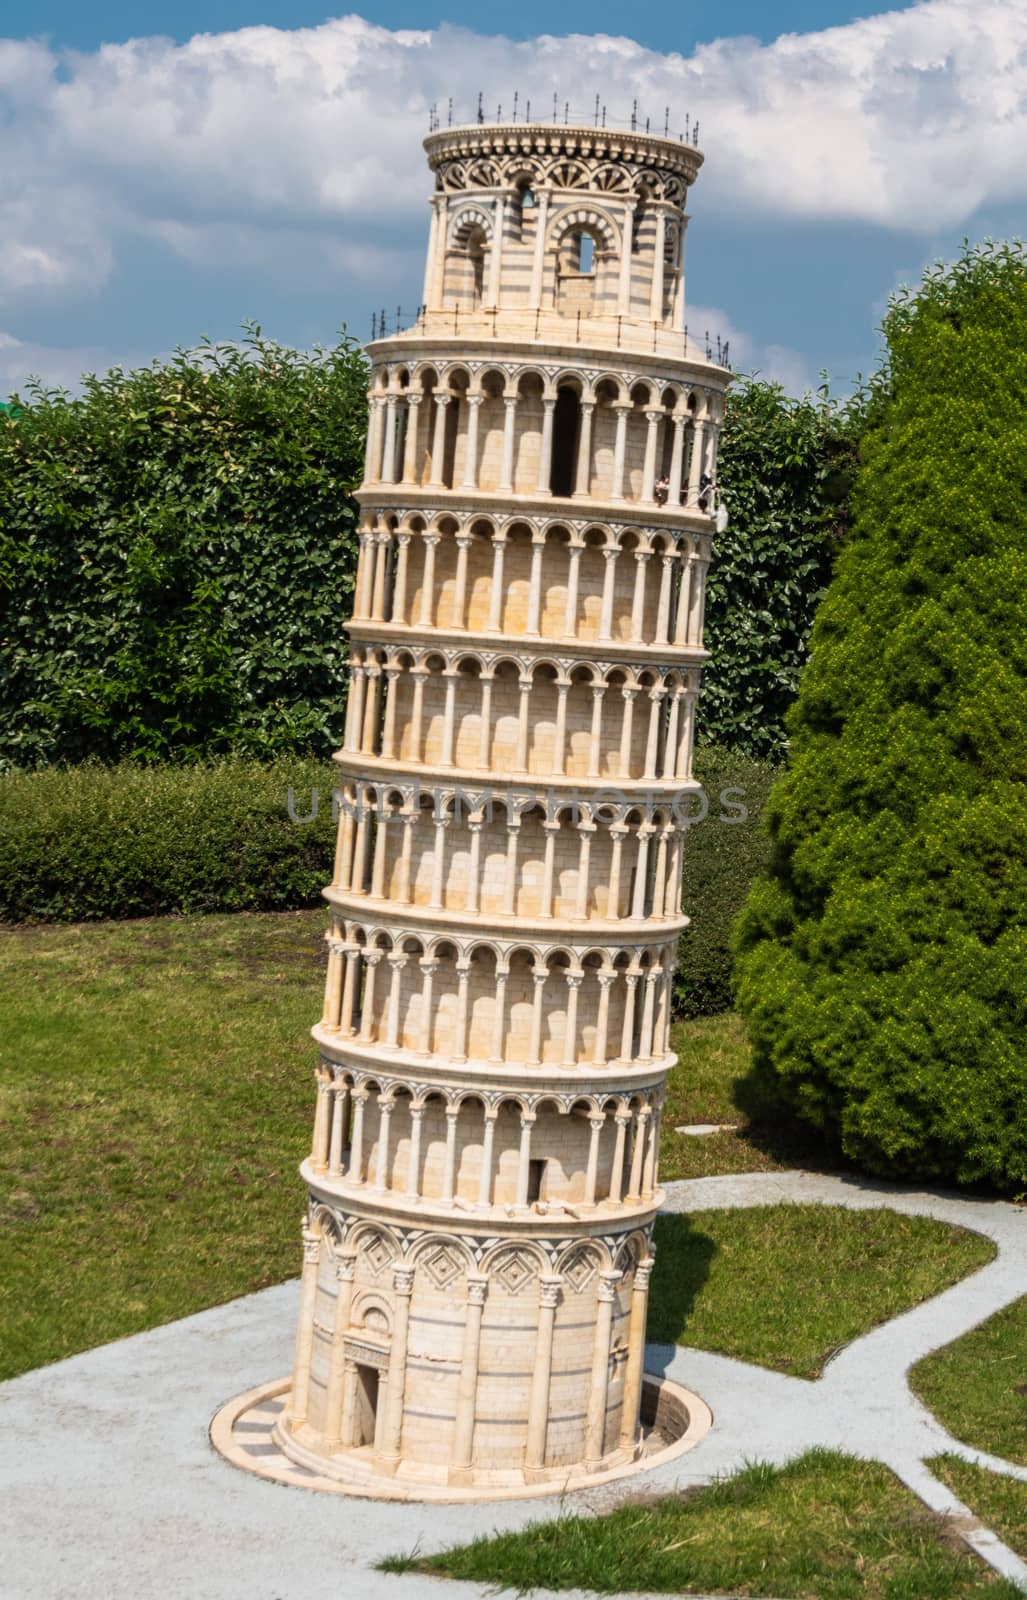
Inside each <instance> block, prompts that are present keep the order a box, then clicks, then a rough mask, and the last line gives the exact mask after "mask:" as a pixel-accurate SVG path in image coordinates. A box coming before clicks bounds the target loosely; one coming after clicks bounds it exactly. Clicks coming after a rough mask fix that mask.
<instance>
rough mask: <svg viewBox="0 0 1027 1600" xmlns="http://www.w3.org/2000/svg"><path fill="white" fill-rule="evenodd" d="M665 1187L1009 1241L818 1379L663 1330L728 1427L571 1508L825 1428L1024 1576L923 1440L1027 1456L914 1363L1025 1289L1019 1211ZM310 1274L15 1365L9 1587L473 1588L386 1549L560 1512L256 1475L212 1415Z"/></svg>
mask: <svg viewBox="0 0 1027 1600" xmlns="http://www.w3.org/2000/svg"><path fill="white" fill-rule="evenodd" d="M667 1187H668V1209H670V1210H676V1211H684V1210H687V1211H697V1210H707V1209H712V1208H714V1207H730V1206H749V1205H763V1204H766V1203H768V1202H771V1201H782V1200H800V1201H805V1200H809V1201H821V1202H824V1203H827V1204H832V1205H844V1206H852V1207H859V1208H866V1207H885V1208H888V1209H891V1210H896V1211H905V1212H914V1213H918V1214H921V1215H927V1216H932V1217H937V1218H939V1219H940V1220H941V1221H945V1222H955V1223H959V1224H962V1225H963V1226H964V1227H970V1228H974V1229H976V1230H977V1231H978V1232H980V1233H984V1234H987V1235H988V1236H989V1237H990V1238H992V1239H994V1240H995V1242H996V1244H997V1245H998V1247H999V1255H998V1257H997V1259H996V1260H995V1261H994V1262H993V1263H991V1264H990V1265H989V1266H986V1267H983V1268H981V1270H980V1271H978V1272H975V1273H974V1274H973V1275H972V1276H971V1277H969V1278H966V1279H964V1280H963V1281H962V1282H961V1283H959V1284H956V1285H955V1286H954V1287H953V1288H951V1289H948V1290H946V1292H945V1293H944V1294H941V1295H937V1296H936V1297H935V1298H934V1299H932V1300H930V1301H927V1302H925V1303H924V1304H923V1305H921V1306H918V1307H917V1308H916V1309H915V1310H913V1311H910V1312H907V1313H906V1314H905V1315H904V1316H900V1317H896V1318H894V1320H892V1321H891V1322H888V1323H886V1324H884V1325H883V1326H882V1327H880V1328H876V1329H874V1330H873V1332H871V1333H869V1334H867V1335H866V1336H865V1337H864V1338H862V1339H858V1340H856V1341H854V1343H852V1344H851V1345H849V1346H847V1347H846V1348H845V1349H844V1350H842V1351H841V1352H840V1353H839V1354H838V1355H837V1356H836V1357H835V1358H834V1359H833V1360H832V1361H831V1362H830V1364H829V1365H828V1367H827V1369H826V1371H825V1373H824V1376H823V1377H822V1378H821V1379H819V1380H818V1381H817V1382H815V1383H810V1382H807V1381H805V1380H803V1379H798V1378H787V1377H783V1376H781V1375H780V1374H778V1373H773V1372H767V1371H765V1370H763V1369H762V1368H759V1367H753V1366H749V1365H747V1364H745V1363H744V1362H739V1361H732V1360H728V1359H727V1358H725V1357H722V1356H715V1355H710V1354H707V1353H706V1352H703V1351H697V1350H690V1349H682V1348H677V1347H674V1346H659V1345H657V1346H652V1347H651V1348H650V1353H649V1361H648V1363H647V1365H648V1366H649V1367H650V1369H651V1370H654V1371H664V1372H666V1373H667V1374H668V1375H671V1376H673V1377H674V1378H676V1379H677V1380H678V1381H679V1382H681V1383H683V1384H685V1385H686V1386H687V1387H688V1388H691V1389H694V1390H696V1391H697V1392H698V1393H699V1394H701V1395H702V1396H703V1397H704V1399H706V1400H707V1401H708V1402H709V1404H710V1405H711V1406H712V1408H713V1413H714V1419H715V1420H714V1425H713V1428H712V1429H711V1431H710V1433H709V1434H708V1435H707V1437H706V1438H705V1439H704V1440H703V1441H702V1443H701V1444H700V1445H699V1446H698V1447H697V1448H696V1449H695V1450H694V1451H693V1452H691V1454H689V1455H686V1456H684V1457H682V1458H680V1459H679V1460H678V1461H676V1462H672V1463H668V1465H667V1466H666V1467H663V1468H658V1469H656V1470H655V1471H653V1472H651V1473H645V1474H643V1475H640V1476H639V1477H635V1478H630V1479H628V1480H626V1481H625V1482H622V1483H620V1484H616V1485H610V1486H609V1487H607V1488H604V1489H600V1490H592V1491H585V1492H581V1493H579V1494H576V1495H573V1496H570V1497H568V1500H567V1501H566V1502H565V1506H566V1508H567V1509H573V1510H585V1509H589V1508H591V1509H595V1510H603V1509H606V1508H608V1507H609V1506H611V1505H614V1504H616V1503H617V1501H618V1500H619V1499H620V1498H622V1497H623V1496H624V1495H625V1494H629V1493H634V1492H637V1491H638V1490H639V1489H641V1488H647V1489H648V1488H654V1489H661V1490H671V1489H674V1488H675V1487H685V1486H688V1485H691V1484H695V1483H703V1482H707V1481H709V1479H710V1478H712V1477H713V1476H714V1475H715V1474H718V1473H720V1474H725V1473H729V1472H732V1471H734V1470H735V1469H736V1468H737V1467H738V1466H739V1465H740V1464H741V1463H742V1461H743V1460H745V1459H748V1460H753V1459H756V1458H759V1459H764V1460H769V1461H774V1462H781V1461H784V1460H787V1459H788V1458H789V1457H791V1456H794V1455H796V1454H797V1453H799V1452H801V1451H803V1450H805V1449H807V1448H808V1447H809V1446H811V1445H814V1444H821V1445H827V1446H830V1447H832V1448H837V1449H842V1450H848V1451H851V1452H853V1453H855V1454H858V1455H862V1456H868V1457H874V1458H876V1459H878V1460H881V1461H884V1462H886V1463H887V1465H888V1466H890V1467H891V1468H892V1469H893V1471H895V1472H896V1473H897V1474H898V1476H899V1477H901V1478H902V1479H903V1481H904V1482H906V1483H907V1484H909V1486H910V1487H911V1488H912V1489H914V1490H915V1491H916V1493H917V1494H918V1495H920V1496H921V1497H922V1498H923V1499H924V1500H925V1501H926V1502H927V1503H928V1504H929V1505H930V1506H932V1507H933V1508H935V1509H936V1510H939V1511H944V1512H950V1513H953V1514H955V1515H957V1516H960V1517H961V1518H963V1519H965V1520H966V1522H967V1523H968V1524H969V1525H970V1526H971V1534H970V1536H971V1537H972V1539H973V1542H974V1543H975V1545H976V1546H977V1548H978V1550H979V1551H980V1553H981V1555H982V1556H984V1557H985V1559H987V1560H988V1561H990V1562H991V1564H992V1565H993V1566H995V1567H996V1568H997V1569H998V1570H1000V1571H1002V1572H1003V1573H1005V1574H1006V1575H1007V1576H1009V1577H1012V1578H1013V1579H1014V1580H1015V1581H1017V1582H1019V1583H1021V1584H1022V1585H1023V1586H1024V1588H1025V1589H1027V1566H1025V1565H1024V1563H1023V1562H1021V1561H1020V1560H1018V1559H1017V1557H1016V1556H1015V1555H1013V1553H1012V1552H1011V1551H1009V1550H1008V1549H1007V1548H1006V1547H1005V1546H1004V1545H1002V1544H1001V1543H1000V1542H999V1541H998V1540H997V1539H996V1538H995V1537H994V1536H993V1535H991V1534H990V1533H988V1531H987V1530H986V1529H983V1528H980V1527H979V1526H978V1528H977V1531H976V1532H973V1531H972V1528H973V1523H974V1519H973V1517H972V1516H971V1514H970V1513H969V1512H968V1510H967V1508H966V1507H965V1506H963V1505H961V1504H960V1502H959V1501H958V1500H957V1499H956V1498H955V1496H953V1495H952V1494H951V1493H950V1492H949V1490H948V1489H946V1488H945V1487H944V1485H942V1484H941V1483H939V1482H938V1481H937V1479H935V1478H934V1477H933V1476H932V1475H931V1473H930V1472H929V1470H928V1468H927V1467H926V1466H925V1461H926V1459H928V1458H929V1457H931V1456H933V1455H937V1454H938V1453H939V1452H941V1451H945V1450H947V1451H953V1452H956V1453H958V1454H959V1455H961V1456H963V1457H965V1458H966V1459H967V1460H970V1461H978V1462H980V1463H981V1464H982V1465H984V1466H987V1467H990V1468H992V1469H993V1470H996V1471H1001V1472H1005V1473H1009V1474H1011V1475H1013V1476H1015V1477H1018V1478H1021V1479H1024V1480H1027V1468H1022V1467H1014V1466H1011V1465H1009V1464H1008V1463H1005V1462H999V1461H994V1460H993V1459H992V1458H991V1457H989V1456H986V1455H984V1454H982V1453H981V1452H978V1451H975V1450H971V1449H969V1448H968V1447H967V1446H965V1445H962V1444H960V1443H958V1441H956V1440H954V1439H952V1438H951V1437H950V1436H949V1435H948V1434H947V1433H946V1432H945V1430H944V1429H943V1428H942V1427H941V1425H940V1424H939V1423H938V1422H936V1421H935V1419H934V1418H933V1417H932V1416H931V1415H930V1414H929V1413H928V1412H927V1411H925V1410H924V1408H923V1407H922V1406H921V1405H920V1404H919V1402H918V1401H917V1400H916V1399H915V1398H914V1397H913V1396H912V1395H911V1394H910V1392H909V1389H908V1387H907V1384H906V1372H907V1370H908V1368H909V1366H910V1364H911V1363H913V1362H915V1361H917V1360H919V1358H920V1357H921V1356H923V1355H926V1354H927V1353H928V1351H930V1350H932V1349H934V1348H936V1347H937V1346H939V1345H942V1344H947V1343H948V1342H949V1341H950V1340H951V1339H955V1338H957V1337H958V1336H959V1335H960V1334H962V1333H964V1332H965V1331H966V1330H967V1329H968V1328H971V1327H973V1326H975V1325H976V1324H977V1323H978V1322H981V1321H983V1320H984V1318H986V1317H988V1316H990V1315H991V1314H992V1312H994V1311H996V1310H998V1308H999V1307H1000V1306H1003V1305H1006V1304H1007V1303H1008V1302H1009V1301H1011V1300H1014V1299H1017V1298H1018V1297H1019V1296H1020V1295H1022V1294H1023V1293H1024V1292H1025V1291H1027V1216H1025V1213H1024V1212H1023V1210H1022V1209H1018V1208H1017V1207H1015V1206H1012V1205H1005V1204H1002V1203H1000V1202H984V1201H973V1200H961V1199H958V1198H956V1197H950V1196H942V1195H936V1194H927V1193H917V1192H913V1191H911V1190H904V1189H894V1188H890V1187H888V1186H886V1185H883V1184H882V1185H875V1184H871V1183H866V1182H855V1181H849V1180H846V1179H839V1178H829V1177H819V1176H813V1175H809V1174H801V1173H764V1174H757V1175H752V1176H742V1177H724V1178H707V1179H698V1180H695V1181H693V1182H687V1183H672V1184H669V1185H668V1186H667ZM296 1292H297V1291H296V1284H295V1283H289V1284H283V1285H281V1286H279V1287H278V1288H274V1289H268V1290H265V1291H264V1293H262V1294H257V1295H251V1296H248V1297H247V1298H246V1299H243V1300H236V1301H233V1302H231V1303H230V1304H229V1305H227V1306H221V1307H218V1308H216V1309H215V1310H213V1311H205V1312H201V1313H200V1314H199V1315H198V1316H195V1317H187V1318H185V1319H184V1320H183V1321H181V1322H176V1323H172V1324H170V1325H169V1326H167V1327H164V1328H156V1329H154V1330H153V1331H152V1332H150V1333H144V1334H138V1335H136V1336H135V1337H134V1338H131V1339H124V1340H121V1341H119V1342H118V1343H116V1344H111V1345H105V1346H103V1347H102V1348H100V1349H99V1350H92V1351H89V1352H88V1353H87V1354H85V1355H81V1356H75V1357H73V1358H72V1359H71V1360H69V1361H62V1362H60V1363H58V1364H57V1365H55V1366H52V1367H42V1368H39V1369H38V1370H36V1371H35V1372H30V1373H27V1374H26V1375H25V1376H24V1377H21V1378H16V1379H14V1380H13V1381H12V1382H10V1383H7V1384H4V1385H2V1386H0V1438H2V1440H3V1454H2V1458H0V1524H2V1527H0V1595H2V1596H3V1597H4V1600H30V1597H32V1600H38V1596H40V1595H46V1596H47V1597H48V1600H129V1597H131V1600H151V1597H154V1600H156V1597H158V1596H160V1597H163V1596H165V1595H175V1596H178V1595H181V1596H183V1597H186V1600H340V1596H342V1597H346V1600H381V1597H385V1596H388V1597H389V1600H439V1597H442V1600H465V1597H471V1596H478V1595H479V1594H483V1593H485V1592H486V1591H485V1590H479V1589H478V1587H477V1586H476V1585H473V1584H451V1583H445V1584H443V1583H442V1582H440V1581H439V1580H435V1579H431V1578H425V1577H421V1576H406V1577H388V1576H386V1575H384V1574H382V1573H378V1572H375V1571H374V1570H373V1562H374V1561H375V1560H377V1559H379V1558H380V1557H381V1556H383V1555H386V1554H392V1553H399V1552H405V1551H409V1550H412V1549H414V1548H419V1549H422V1550H428V1549H438V1548H443V1547H445V1546H447V1545H451V1544H455V1543H458V1542H462V1541H465V1540H467V1539H468V1538H472V1537H475V1536H476V1535H479V1534H485V1533H489V1532H491V1531H493V1530H499V1529H506V1528H517V1527H522V1526H523V1525H524V1524H525V1523H526V1522H529V1521H531V1520H533V1519H536V1518H540V1517H542V1518H544V1517H550V1516H555V1515H556V1514H557V1513H558V1511H559V1509H560V1506H559V1502H558V1501H557V1500H556V1499H553V1500H549V1501H546V1500H542V1501H538V1500H536V1501H533V1502H532V1501H520V1502H519V1501H509V1502H506V1503H496V1504H492V1505H487V1504H486V1505H460V1506H431V1507H423V1506H417V1505H402V1504H375V1503H372V1502H368V1501H366V1500H360V1501H357V1500H345V1499H340V1498H338V1497H336V1496H334V1495H322V1494H315V1493H311V1492H310V1491H305V1490H302V1489H290V1488H283V1487H281V1486H279V1485H277V1484H273V1483H268V1482H265V1481H263V1480H261V1479H259V1478H255V1477H251V1476H249V1475H248V1474H246V1473H243V1472H240V1471H238V1470H237V1469H235V1468H233V1467H231V1466H229V1465H228V1463H227V1462H225V1461H223V1460H222V1459H221V1458H220V1457H219V1456H217V1455H216V1454H215V1453H214V1451H213V1450H212V1448H211V1446H210V1443H209V1440H208V1438H207V1427H208V1425H209V1422H210V1419H211V1417H212V1416H213V1414H214V1412H215V1411H216V1410H217V1409H218V1407H219V1406H220V1405H222V1404H223V1403H224V1402H225V1401H226V1400H228V1399H230V1398H231V1397H232V1396H233V1395H236V1394H240V1393H241V1392H242V1391H243V1390H245V1389H247V1388H249V1387H251V1386H252V1385H255V1384H257V1383H261V1382H264V1381H265V1380H267V1379H269V1378H272V1377H275V1376H277V1375H278V1374H284V1373H285V1372H287V1371H288V1369H289V1364H290V1360H291V1355H292V1350H291V1345H292V1327H293V1320H294V1315H295V1307H296ZM564 1600H574V1597H573V1596H570V1595H565V1596H564ZM693 1600H695V1597H693Z"/></svg>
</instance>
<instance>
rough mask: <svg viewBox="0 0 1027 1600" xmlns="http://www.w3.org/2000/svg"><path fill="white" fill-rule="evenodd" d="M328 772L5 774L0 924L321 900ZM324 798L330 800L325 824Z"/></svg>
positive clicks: (241, 769) (239, 765)
mask: <svg viewBox="0 0 1027 1600" xmlns="http://www.w3.org/2000/svg"><path fill="white" fill-rule="evenodd" d="M334 781H335V774H334V772H333V769H332V767H331V765H330V763H328V762H323V761H314V760H302V759H299V758H297V759H283V760H281V761H277V762H271V763H267V764H265V763H261V762H257V761H249V760H246V759H244V758H241V757H233V758H228V759H226V760H224V761H221V762H218V763H217V764H215V765H213V766H204V767H199V766H197V767H178V766H163V767H137V766H129V765H122V766H116V767H102V766H100V765H99V764H97V765H92V764H87V765H84V766H81V767H71V768H59V767H50V768H47V769H46V770H45V771H42V772H30V773H18V774H13V775H11V776H8V777H5V778H0V920H2V921H5V922H28V921H55V922H79V921H88V920H91V919H94V918H114V917H143V916H153V915H157V914H160V913H166V912H185V911H275V910H284V909H288V908H295V907H299V906H304V905H313V904H316V902H317V899H318V896H319V893H320V890H321V889H322V888H323V886H324V884H325V883H326V882H327V881H328V879H329V877H330V875H331V865H332V851H333V836H334V829H333V827H332V815H331V811H332V808H331V789H332V784H333V782H334ZM290 786H292V787H293V789H294V791H295V806H294V809H295V812H296V814H297V815H298V816H301V817H302V816H305V815H307V814H308V813H309V812H310V809H311V804H310V795H311V789H312V788H315V787H316V788H317V789H318V790H319V793H320V803H319V807H318V815H317V819H316V821H314V822H311V823H308V824H306V825H302V826H300V825H297V823H295V822H293V821H292V820H291V819H290V817H289V809H288V791H289V788H290Z"/></svg>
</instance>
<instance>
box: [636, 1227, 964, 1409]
mask: <svg viewBox="0 0 1027 1600" xmlns="http://www.w3.org/2000/svg"><path fill="white" fill-rule="evenodd" d="M994 1255H995V1246H994V1245H993V1244H992V1242H991V1240H990V1239H985V1238H983V1237H982V1236H981V1235H980V1234H977V1233H970V1232H968V1231H967V1230H966V1229H964V1228H955V1227H952V1226H950V1225H949V1224H947V1223H943V1222H935V1221H934V1220H933V1219H932V1218H930V1217H906V1216H901V1215H899V1213H897V1212H895V1211H847V1210H844V1209H843V1208H842V1207H836V1206H819V1205H768V1206H754V1207H752V1208H745V1209H736V1210H730V1211H693V1212H691V1213H689V1214H688V1215H664V1216H661V1217H659V1218H658V1219H657V1222H656V1268H655V1271H654V1272H653V1278H652V1287H651V1291H650V1295H651V1299H650V1314H649V1337H650V1339H654V1340H658V1341H660V1342H662V1343H667V1344H671V1343H677V1344H687V1345H693V1346H695V1347H697V1348H699V1349H701V1350H717V1351H719V1352H720V1353H721V1354H722V1355H728V1356H737V1357H738V1359H739V1360H741V1361H752V1362H756V1363H757V1364H758V1365H760V1366H765V1367H773V1368H775V1369H776V1370H777V1371H779V1372H787V1373H789V1374H791V1376H793V1377H797V1378H816V1377H818V1376H819V1375H820V1372H821V1370H822V1368H823V1365H824V1362H825V1361H826V1360H827V1358H828V1356H829V1355H830V1354H831V1352H832V1351H833V1350H836V1349H837V1348H838V1347H839V1346H840V1345H843V1344H848V1342H849V1341H850V1340H851V1339H855V1338H857V1337H858V1336H859V1335H860V1334H863V1333H867V1332H868V1331H869V1329H871V1328H872V1327H875V1326H876V1324H877V1323H879V1322H884V1321H886V1320H887V1319H888V1318H889V1317H894V1316H897V1315H898V1313H899V1312H900V1311H905V1310H907V1309H908V1308H909V1307H910V1306H913V1305H916V1304H918V1303H919V1301H921V1300H924V1299H926V1298H927V1297H928V1296H929V1295H932V1294H938V1293H939V1292H940V1291H941V1290H942V1289H945V1288H947V1287H948V1286H949V1284H951V1283H955V1282H957V1281H958V1279H960V1278H962V1277H965V1276H966V1274H967V1273H969V1272H972V1271H974V1270H975V1269H976V1268H977V1267H981V1266H983V1265H984V1264H985V1263H986V1262H988V1261H991V1260H992V1259H993V1258H994Z"/></svg>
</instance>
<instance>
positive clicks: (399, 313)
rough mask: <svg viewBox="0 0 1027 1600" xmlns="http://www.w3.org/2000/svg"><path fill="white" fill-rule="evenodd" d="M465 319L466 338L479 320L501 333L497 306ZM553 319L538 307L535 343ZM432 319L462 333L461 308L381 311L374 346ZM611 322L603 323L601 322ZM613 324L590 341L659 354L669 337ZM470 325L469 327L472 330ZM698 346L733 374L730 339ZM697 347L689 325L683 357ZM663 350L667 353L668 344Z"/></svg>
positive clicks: (583, 324)
mask: <svg viewBox="0 0 1027 1600" xmlns="http://www.w3.org/2000/svg"><path fill="white" fill-rule="evenodd" d="M462 315H463V322H464V332H465V336H467V337H473V336H474V334H473V329H474V327H475V319H476V318H477V319H478V333H479V334H480V333H481V332H482V331H485V332H487V333H488V335H489V336H490V337H491V338H495V337H496V336H497V334H498V332H499V331H500V330H499V327H498V317H499V309H498V307H496V306H489V307H481V306H479V307H477V308H470V309H468V308H467V307H465V308H464V309H463V313H462ZM552 316H553V313H552V312H544V311H542V310H541V309H540V308H538V307H536V310H535V328H534V337H535V338H536V339H545V338H546V331H547V330H546V319H547V318H552ZM429 319H430V327H431V328H432V329H436V330H437V329H442V328H444V329H445V332H446V333H447V334H449V335H458V334H459V333H460V331H461V308H460V307H459V306H452V307H447V308H446V309H445V310H436V311H432V312H429V311H428V307H427V306H426V305H419V306H417V307H415V309H414V310H413V311H410V310H404V308H403V307H402V306H396V307H395V308H394V310H392V311H387V310H385V309H384V308H383V309H382V310H381V311H372V313H371V342H372V343H373V342H374V341H375V340H377V339H389V338H392V337H393V336H394V335H395V334H400V333H413V332H416V331H418V330H421V331H425V332H427V331H429ZM436 319H437V320H436ZM590 320H592V319H590V318H588V317H584V318H583V317H582V313H581V311H580V310H578V311H576V313H575V317H574V342H575V344H581V343H582V341H583V339H584V342H585V343H588V342H589V337H590V331H589V328H588V323H589V321H590ZM609 320H610V319H600V322H603V321H609ZM612 320H613V321H614V323H615V326H614V328H613V330H612V339H611V330H610V329H609V328H607V327H599V328H596V329H594V330H593V331H592V334H591V337H593V338H595V340H596V341H597V342H598V343H599V344H605V343H608V342H609V343H611V344H612V346H613V348H615V349H618V350H620V349H624V350H638V349H640V348H641V347H642V342H643V341H645V344H646V347H647V348H648V347H651V348H652V349H653V350H654V351H655V350H658V349H659V348H660V346H661V342H662V341H661V337H660V336H661V333H663V334H666V332H667V330H666V329H665V328H663V327H662V324H660V323H659V322H653V323H641V324H640V323H638V322H635V321H634V320H632V319H627V318H623V317H620V316H618V317H616V318H615V319H612ZM561 321H562V322H563V324H564V326H566V322H567V318H566V317H562V318H561ZM483 322H484V323H485V328H484V330H483V328H482V323H483ZM468 323H469V324H470V327H469V328H468ZM553 331H554V334H555V332H556V331H557V330H556V329H555V328H554V330H553ZM696 344H697V345H698V349H699V350H700V351H701V352H702V353H703V354H704V355H705V357H706V360H707V361H709V362H715V363H716V365H717V366H718V367H726V368H727V369H728V370H730V368H731V342H730V340H729V339H725V338H722V337H721V335H720V334H719V333H718V334H715V335H714V334H712V333H711V332H710V331H709V329H707V330H706V331H705V332H704V334H703V336H702V338H701V340H697V341H696ZM696 344H693V345H692V346H690V345H689V338H688V326H687V324H686V325H685V328H684V331H683V334H682V335H681V353H682V355H683V356H684V357H685V359H686V360H687V359H688V358H689V353H690V350H691V352H692V359H694V351H695V348H696ZM663 348H664V349H666V345H665V344H664V345H663Z"/></svg>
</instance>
